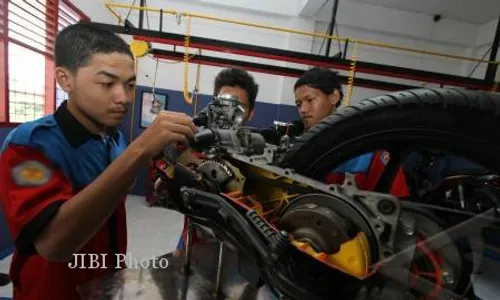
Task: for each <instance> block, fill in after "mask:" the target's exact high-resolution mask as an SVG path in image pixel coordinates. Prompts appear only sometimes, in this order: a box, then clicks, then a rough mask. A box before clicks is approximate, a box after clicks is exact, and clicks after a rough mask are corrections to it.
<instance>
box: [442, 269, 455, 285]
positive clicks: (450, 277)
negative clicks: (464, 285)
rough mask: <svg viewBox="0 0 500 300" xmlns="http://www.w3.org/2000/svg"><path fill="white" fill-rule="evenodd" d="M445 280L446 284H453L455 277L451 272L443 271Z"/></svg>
mask: <svg viewBox="0 0 500 300" xmlns="http://www.w3.org/2000/svg"><path fill="white" fill-rule="evenodd" d="M443 280H444V282H445V283H446V284H453V283H455V278H454V277H453V275H452V274H450V273H449V272H447V271H445V272H443Z"/></svg>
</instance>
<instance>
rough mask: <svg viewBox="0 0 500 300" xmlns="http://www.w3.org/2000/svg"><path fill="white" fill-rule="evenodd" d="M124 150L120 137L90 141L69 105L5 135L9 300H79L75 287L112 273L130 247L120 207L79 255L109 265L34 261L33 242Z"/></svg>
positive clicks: (0, 172) (2, 162)
mask: <svg viewBox="0 0 500 300" xmlns="http://www.w3.org/2000/svg"><path fill="white" fill-rule="evenodd" d="M125 148H126V141H125V138H124V136H123V135H122V134H121V133H120V132H119V131H118V130H113V131H111V132H110V133H109V134H108V135H106V136H104V137H103V136H100V135H94V134H92V133H91V132H90V131H88V130H87V129H86V128H85V127H84V126H83V125H82V124H81V123H79V122H78V121H77V120H76V119H75V118H74V116H73V115H72V114H71V113H70V112H69V110H68V108H67V103H66V102H64V103H63V104H61V106H60V107H59V108H58V109H57V110H56V112H55V113H54V114H52V115H49V116H46V117H43V118H41V119H38V120H36V121H33V122H28V123H24V124H22V125H20V126H18V127H17V128H15V129H14V130H13V131H11V132H10V134H9V135H8V136H7V138H6V140H5V142H4V144H3V146H2V147H1V149H0V150H1V152H0V182H1V183H2V184H1V186H0V203H1V205H2V208H3V212H4V214H5V215H6V221H7V225H8V227H9V231H10V235H11V237H12V239H13V241H14V243H15V251H14V255H13V258H12V264H11V269H10V277H11V280H12V283H13V290H14V299H18V300H24V299H29V300H31V299H51V300H59V299H60V300H63V299H64V300H69V299H80V297H79V295H78V293H77V290H76V288H77V287H78V286H80V285H83V284H85V283H87V282H89V281H91V280H93V279H96V278H99V277H102V276H106V275H108V274H110V273H111V272H113V271H114V270H116V269H117V263H116V261H115V260H114V258H116V257H117V256H116V254H123V255H124V254H125V253H126V246H127V229H126V215H125V201H122V202H121V203H120V204H119V206H118V207H117V209H116V210H115V212H114V213H113V214H112V216H111V217H110V219H109V220H108V222H106V223H104V225H103V226H102V227H101V228H100V230H99V231H98V232H97V233H96V234H95V235H94V236H93V237H92V238H91V239H90V240H89V241H88V242H87V243H86V244H85V245H84V246H83V247H82V248H81V249H80V250H79V252H78V253H79V254H98V255H100V256H101V257H103V256H104V255H107V256H106V264H107V265H106V266H103V265H101V266H100V267H99V268H96V269H89V268H87V269H83V268H70V265H69V264H70V263H71V264H73V263H74V261H75V259H73V261H70V262H52V261H48V260H46V259H45V258H44V257H42V256H41V255H39V254H37V252H36V249H35V247H34V243H33V242H34V240H35V239H36V238H37V235H38V234H39V233H40V231H41V230H42V229H43V228H44V226H45V225H46V224H47V223H48V222H49V221H50V220H51V218H52V217H53V216H54V215H55V214H56V213H57V211H58V209H59V208H60V207H61V205H62V204H63V203H65V202H66V201H71V198H72V197H73V196H74V195H76V194H77V193H78V192H79V191H80V190H82V189H83V188H85V187H86V186H87V185H89V184H90V183H91V182H92V181H93V180H94V179H96V177H98V176H99V175H100V174H101V173H102V172H103V171H104V169H105V168H106V167H107V166H108V165H109V164H110V163H111V161H113V159H115V158H116V157H117V156H118V155H120V154H121V153H122V152H123V151H124V149H125ZM123 200H125V199H123ZM103 254H104V255H103ZM87 267H88V265H87ZM120 267H122V266H120Z"/></svg>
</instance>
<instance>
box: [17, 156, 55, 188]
mask: <svg viewBox="0 0 500 300" xmlns="http://www.w3.org/2000/svg"><path fill="white" fill-rule="evenodd" d="M51 176H52V171H51V170H50V169H49V168H48V167H47V166H45V165H44V164H42V163H40V162H38V161H34V160H30V161H26V162H23V163H21V164H20V165H18V166H17V167H15V168H14V169H13V170H12V178H13V179H14V182H15V183H16V184H17V185H19V186H40V185H43V184H45V183H47V182H48V181H49V180H50V177H51Z"/></svg>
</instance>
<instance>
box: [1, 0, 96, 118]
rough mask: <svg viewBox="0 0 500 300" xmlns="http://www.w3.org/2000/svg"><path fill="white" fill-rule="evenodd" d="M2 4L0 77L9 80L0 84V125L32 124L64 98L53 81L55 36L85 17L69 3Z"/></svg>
mask: <svg viewBox="0 0 500 300" xmlns="http://www.w3.org/2000/svg"><path fill="white" fill-rule="evenodd" d="M1 2H2V4H0V72H1V73H0V75H1V74H4V75H5V76H4V78H6V79H7V80H4V81H2V80H0V88H2V87H6V88H5V89H1V90H2V91H5V93H4V94H2V95H0V122H4V123H5V122H7V123H21V122H26V121H31V120H34V119H37V118H40V117H42V116H44V115H46V114H49V113H52V112H53V111H54V109H55V107H56V105H59V104H60V103H62V101H64V100H65V99H67V95H66V93H64V91H62V90H61V89H60V88H58V87H57V86H56V83H55V80H54V71H53V69H54V59H53V50H54V41H55V36H56V34H57V32H58V31H60V30H62V29H63V28H65V27H66V26H68V25H70V24H74V23H77V22H79V21H81V20H88V18H87V17H86V16H85V15H84V14H83V13H81V11H79V10H78V9H77V8H75V7H74V6H73V5H72V4H71V3H70V2H69V1H68V0H36V1H34V0H33V1H32V0H8V1H1ZM6 25H7V26H6ZM0 78H2V76H0Z"/></svg>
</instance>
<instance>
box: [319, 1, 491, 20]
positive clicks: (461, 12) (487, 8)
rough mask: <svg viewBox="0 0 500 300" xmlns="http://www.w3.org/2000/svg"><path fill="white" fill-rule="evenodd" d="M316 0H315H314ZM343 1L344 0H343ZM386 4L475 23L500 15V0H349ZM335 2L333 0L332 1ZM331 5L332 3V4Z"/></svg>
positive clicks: (385, 5) (396, 7)
mask: <svg viewBox="0 0 500 300" xmlns="http://www.w3.org/2000/svg"><path fill="white" fill-rule="evenodd" d="M313 1H315V0H313ZM341 1H342V0H341ZM349 1H354V2H359V3H367V4H372V5H378V6H384V7H387V8H394V9H399V10H405V11H410V12H417V13H423V14H428V15H436V14H440V15H441V16H442V18H447V19H453V20H456V21H462V22H467V23H473V24H479V25H482V24H485V23H487V22H489V21H491V20H494V19H497V18H498V17H499V16H500V0H349ZM330 2H332V3H333V1H330ZM330 5H331V4H330Z"/></svg>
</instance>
